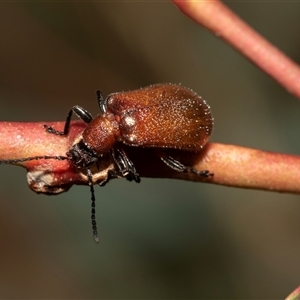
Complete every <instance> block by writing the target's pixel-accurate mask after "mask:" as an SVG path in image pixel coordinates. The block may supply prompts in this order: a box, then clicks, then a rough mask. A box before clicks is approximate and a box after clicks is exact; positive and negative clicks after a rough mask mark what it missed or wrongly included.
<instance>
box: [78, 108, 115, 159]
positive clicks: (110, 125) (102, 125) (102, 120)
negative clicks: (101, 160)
mask: <svg viewBox="0 0 300 300" xmlns="http://www.w3.org/2000/svg"><path fill="white" fill-rule="evenodd" d="M119 135H120V130H119V123H118V122H117V120H116V119H115V116H114V115H113V114H112V113H108V112H107V113H105V114H104V115H100V116H97V117H96V118H95V119H93V120H92V122H91V123H89V124H88V126H87V127H86V129H85V130H84V132H83V134H82V138H83V141H84V143H85V144H86V145H87V146H88V147H89V148H91V149H93V151H95V152H96V153H97V154H98V156H101V155H103V154H105V153H106V152H108V151H109V150H110V149H111V148H112V147H113V145H114V144H115V142H116V140H117V139H118V137H119Z"/></svg>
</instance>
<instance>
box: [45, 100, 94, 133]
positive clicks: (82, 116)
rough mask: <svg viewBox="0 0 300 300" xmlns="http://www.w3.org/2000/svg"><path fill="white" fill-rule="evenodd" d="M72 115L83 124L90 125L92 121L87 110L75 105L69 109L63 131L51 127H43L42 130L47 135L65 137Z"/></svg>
mask: <svg viewBox="0 0 300 300" xmlns="http://www.w3.org/2000/svg"><path fill="white" fill-rule="evenodd" d="M73 113H75V114H76V115H77V116H78V117H79V118H80V119H81V120H82V121H84V122H85V123H90V122H91V121H92V120H93V117H92V115H91V114H90V113H89V112H88V111H87V110H85V109H84V108H82V107H81V106H79V105H75V106H73V107H72V108H71V109H70V111H69V113H68V115H67V119H66V123H65V128H64V130H63V131H59V130H56V129H54V128H53V127H51V126H49V125H44V128H45V129H46V131H47V132H49V133H53V134H57V135H67V134H68V133H69V130H70V122H71V118H72V114H73Z"/></svg>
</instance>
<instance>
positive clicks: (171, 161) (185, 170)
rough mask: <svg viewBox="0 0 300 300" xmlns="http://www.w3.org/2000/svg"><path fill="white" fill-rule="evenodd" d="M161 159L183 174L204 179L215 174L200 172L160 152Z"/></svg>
mask: <svg viewBox="0 0 300 300" xmlns="http://www.w3.org/2000/svg"><path fill="white" fill-rule="evenodd" d="M159 156H160V159H161V160H162V161H163V162H164V163H165V164H166V165H167V166H168V167H170V168H172V169H173V170H175V171H177V172H182V173H194V174H197V175H200V176H203V177H209V176H213V175H214V174H213V173H210V172H209V170H201V171H198V170H196V169H194V168H192V167H190V166H185V165H184V164H182V163H181V162H179V161H178V160H176V159H175V158H173V157H172V156H169V155H166V154H164V153H163V152H162V151H160V152H159Z"/></svg>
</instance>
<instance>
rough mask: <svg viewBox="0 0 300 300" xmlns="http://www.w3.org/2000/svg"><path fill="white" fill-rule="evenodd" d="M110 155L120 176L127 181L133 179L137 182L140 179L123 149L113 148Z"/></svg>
mask: <svg viewBox="0 0 300 300" xmlns="http://www.w3.org/2000/svg"><path fill="white" fill-rule="evenodd" d="M111 153H112V157H113V159H114V161H115V163H116V165H117V167H118V173H119V174H120V175H121V176H122V177H126V178H127V179H128V180H129V181H132V180H134V181H135V182H137V183H139V182H140V181H141V179H140V176H139V174H138V173H137V171H136V169H135V166H134V164H133V162H132V161H131V160H130V159H129V158H128V156H127V155H126V153H125V152H124V151H123V149H120V148H115V149H112V151H111Z"/></svg>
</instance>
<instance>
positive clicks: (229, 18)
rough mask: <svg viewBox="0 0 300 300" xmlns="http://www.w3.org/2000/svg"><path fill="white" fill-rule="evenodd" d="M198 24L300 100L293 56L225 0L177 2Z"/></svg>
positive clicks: (299, 76) (298, 75)
mask: <svg viewBox="0 0 300 300" xmlns="http://www.w3.org/2000/svg"><path fill="white" fill-rule="evenodd" d="M173 2H174V3H175V4H176V5H177V6H178V8H179V9H180V10H181V11H182V12H183V13H185V14H186V15H187V16H188V17H190V18H191V19H193V20H194V21H196V22H197V23H198V24H200V25H202V26H204V27H206V28H207V29H209V30H210V31H212V32H213V33H214V34H215V35H216V36H218V37H220V38H222V39H224V40H225V41H226V42H227V43H228V44H230V45H231V46H232V47H234V48H236V49H237V50H238V51H239V52H240V53H242V54H243V55H244V56H246V57H247V58H248V59H249V60H251V61H252V62H253V63H254V64H256V65H257V66H258V67H259V68H261V69H262V70H263V71H264V72H265V73H267V74H269V75H270V76H271V77H272V78H273V79H275V80H276V81H277V82H278V83H280V84H281V85H282V86H283V87H285V88H286V89H287V90H288V91H289V92H290V93H292V94H293V95H295V96H296V97H298V98H300V68H299V66H298V65H297V64H296V63H295V62H293V61H292V60H291V59H290V58H289V57H287V56H286V55H285V54H283V53H282V52H281V51H280V50H278V49H277V48H276V47H274V46H273V45H272V44H270V43H269V42H268V41H267V40H266V39H265V38H263V37H262V36H261V35H259V34H258V33H257V32H255V31H254V30H253V29H252V28H251V27H249V25H247V24H246V23H245V22H244V21H243V20H241V19H240V18H239V17H238V16H237V15H236V14H234V13H233V12H232V11H231V10H229V9H228V8H227V7H226V6H225V5H224V4H223V3H222V2H221V1H219V0H214V1H206V0H202V1H201V0H199V1H182V0H173Z"/></svg>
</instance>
